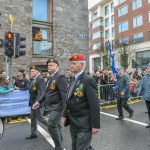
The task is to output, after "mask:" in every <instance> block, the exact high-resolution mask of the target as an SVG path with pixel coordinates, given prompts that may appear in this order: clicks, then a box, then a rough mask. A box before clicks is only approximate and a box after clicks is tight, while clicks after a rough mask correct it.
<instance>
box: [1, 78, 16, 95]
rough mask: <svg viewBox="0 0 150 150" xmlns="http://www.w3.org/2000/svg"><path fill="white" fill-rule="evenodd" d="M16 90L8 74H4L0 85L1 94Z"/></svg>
mask: <svg viewBox="0 0 150 150" xmlns="http://www.w3.org/2000/svg"><path fill="white" fill-rule="evenodd" d="M13 90H14V87H13V85H12V83H11V82H10V80H9V77H8V76H4V78H3V80H2V82H1V86H0V94H8V93H9V92H12V91H13Z"/></svg>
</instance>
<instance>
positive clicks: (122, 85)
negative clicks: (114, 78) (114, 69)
mask: <svg viewBox="0 0 150 150" xmlns="http://www.w3.org/2000/svg"><path fill="white" fill-rule="evenodd" d="M121 92H124V96H121ZM118 96H119V97H120V98H129V97H130V78H129V76H128V74H126V73H124V74H123V75H122V76H119V77H118Z"/></svg>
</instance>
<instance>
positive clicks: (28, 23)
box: [0, 0, 89, 73]
mask: <svg viewBox="0 0 150 150" xmlns="http://www.w3.org/2000/svg"><path fill="white" fill-rule="evenodd" d="M0 13H1V20H2V23H1V27H0V38H4V34H5V31H8V30H10V23H9V15H10V14H11V15H12V16H13V18H14V25H13V31H14V32H16V33H20V34H21V35H22V36H26V48H27V54H26V56H23V57H20V58H17V59H14V58H13V73H15V72H16V71H17V70H18V69H20V68H23V69H27V71H28V70H29V66H30V65H31V64H35V65H45V64H46V63H45V62H46V60H47V59H48V58H47V57H46V58H37V57H32V0H0ZM88 43H89V42H88V1H87V0H63V1H62V0H53V54H54V57H56V59H58V60H59V62H60V67H61V70H63V72H66V71H67V70H68V69H69V61H68V57H69V56H70V55H71V54H72V53H83V54H84V55H86V58H87V68H88V55H89V46H88ZM0 68H3V69H6V65H5V56H4V50H3V49H0Z"/></svg>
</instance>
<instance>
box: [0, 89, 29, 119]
mask: <svg viewBox="0 0 150 150" xmlns="http://www.w3.org/2000/svg"><path fill="white" fill-rule="evenodd" d="M30 109H31V108H30V107H29V91H28V90H26V91H20V90H15V91H13V92H10V93H9V94H1V95H0V117H3V116H14V115H23V114H30Z"/></svg>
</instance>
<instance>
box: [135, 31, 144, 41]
mask: <svg viewBox="0 0 150 150" xmlns="http://www.w3.org/2000/svg"><path fill="white" fill-rule="evenodd" d="M133 41H134V43H140V42H143V41H144V36H143V33H138V34H134V35H133Z"/></svg>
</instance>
